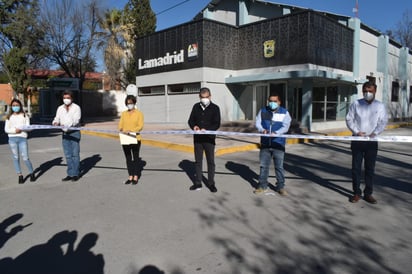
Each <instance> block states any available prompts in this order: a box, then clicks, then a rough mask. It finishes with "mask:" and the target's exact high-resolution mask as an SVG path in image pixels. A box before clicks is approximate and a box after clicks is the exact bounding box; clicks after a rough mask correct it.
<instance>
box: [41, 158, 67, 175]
mask: <svg viewBox="0 0 412 274" xmlns="http://www.w3.org/2000/svg"><path fill="white" fill-rule="evenodd" d="M62 161H63V158H62V157H57V158H54V159H52V160H50V161H47V162H44V163H43V164H41V165H40V166H39V167H38V168H36V169H35V170H34V173H35V174H36V180H37V179H38V178H39V177H41V176H42V175H43V174H44V173H46V172H47V171H48V170H49V169H51V168H52V167H54V166H61V165H62Z"/></svg>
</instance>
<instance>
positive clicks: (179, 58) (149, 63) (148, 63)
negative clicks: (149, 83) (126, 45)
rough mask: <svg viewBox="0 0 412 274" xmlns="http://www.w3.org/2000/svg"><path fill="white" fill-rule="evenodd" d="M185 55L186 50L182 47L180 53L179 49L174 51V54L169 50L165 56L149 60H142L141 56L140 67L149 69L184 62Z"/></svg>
mask: <svg viewBox="0 0 412 274" xmlns="http://www.w3.org/2000/svg"><path fill="white" fill-rule="evenodd" d="M184 56H185V55H184V50H182V49H181V50H180V52H179V53H177V51H174V52H173V54H172V55H171V54H170V53H168V52H167V53H166V55H165V56H164V57H158V58H153V59H148V60H142V59H140V58H139V62H138V69H139V70H140V69H148V68H155V67H162V66H167V65H173V64H179V63H183V62H184V61H185V57H184Z"/></svg>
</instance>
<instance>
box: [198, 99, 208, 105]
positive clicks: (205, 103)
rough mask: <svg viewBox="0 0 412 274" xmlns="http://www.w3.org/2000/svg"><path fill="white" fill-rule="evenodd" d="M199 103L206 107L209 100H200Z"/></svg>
mask: <svg viewBox="0 0 412 274" xmlns="http://www.w3.org/2000/svg"><path fill="white" fill-rule="evenodd" d="M200 103H201V104H202V105H204V106H207V105H209V104H210V100H209V98H201V99H200Z"/></svg>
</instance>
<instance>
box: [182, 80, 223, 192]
mask: <svg viewBox="0 0 412 274" xmlns="http://www.w3.org/2000/svg"><path fill="white" fill-rule="evenodd" d="M211 97H212V95H211V93H210V90H209V89H208V88H206V87H203V88H201V89H200V92H199V99H200V103H196V104H194V106H193V108H192V112H191V113H190V117H189V120H188V124H189V127H190V128H191V129H192V130H194V131H199V130H217V129H218V128H219V127H220V109H219V107H218V106H217V105H216V104H214V103H212V102H211ZM215 140H216V135H214V134H194V135H193V143H194V154H195V169H196V179H195V180H196V181H195V183H194V184H193V185H192V186H191V187H190V190H200V189H201V188H202V178H203V175H202V167H203V152H204V153H205V155H206V161H207V180H208V187H209V189H210V191H211V192H217V188H216V184H215V168H216V167H215V145H216V141H215Z"/></svg>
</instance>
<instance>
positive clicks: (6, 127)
mask: <svg viewBox="0 0 412 274" xmlns="http://www.w3.org/2000/svg"><path fill="white" fill-rule="evenodd" d="M4 131H5V132H6V133H7V134H15V133H16V128H12V127H11V125H10V120H9V119H7V120H6V123H5V125H4Z"/></svg>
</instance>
